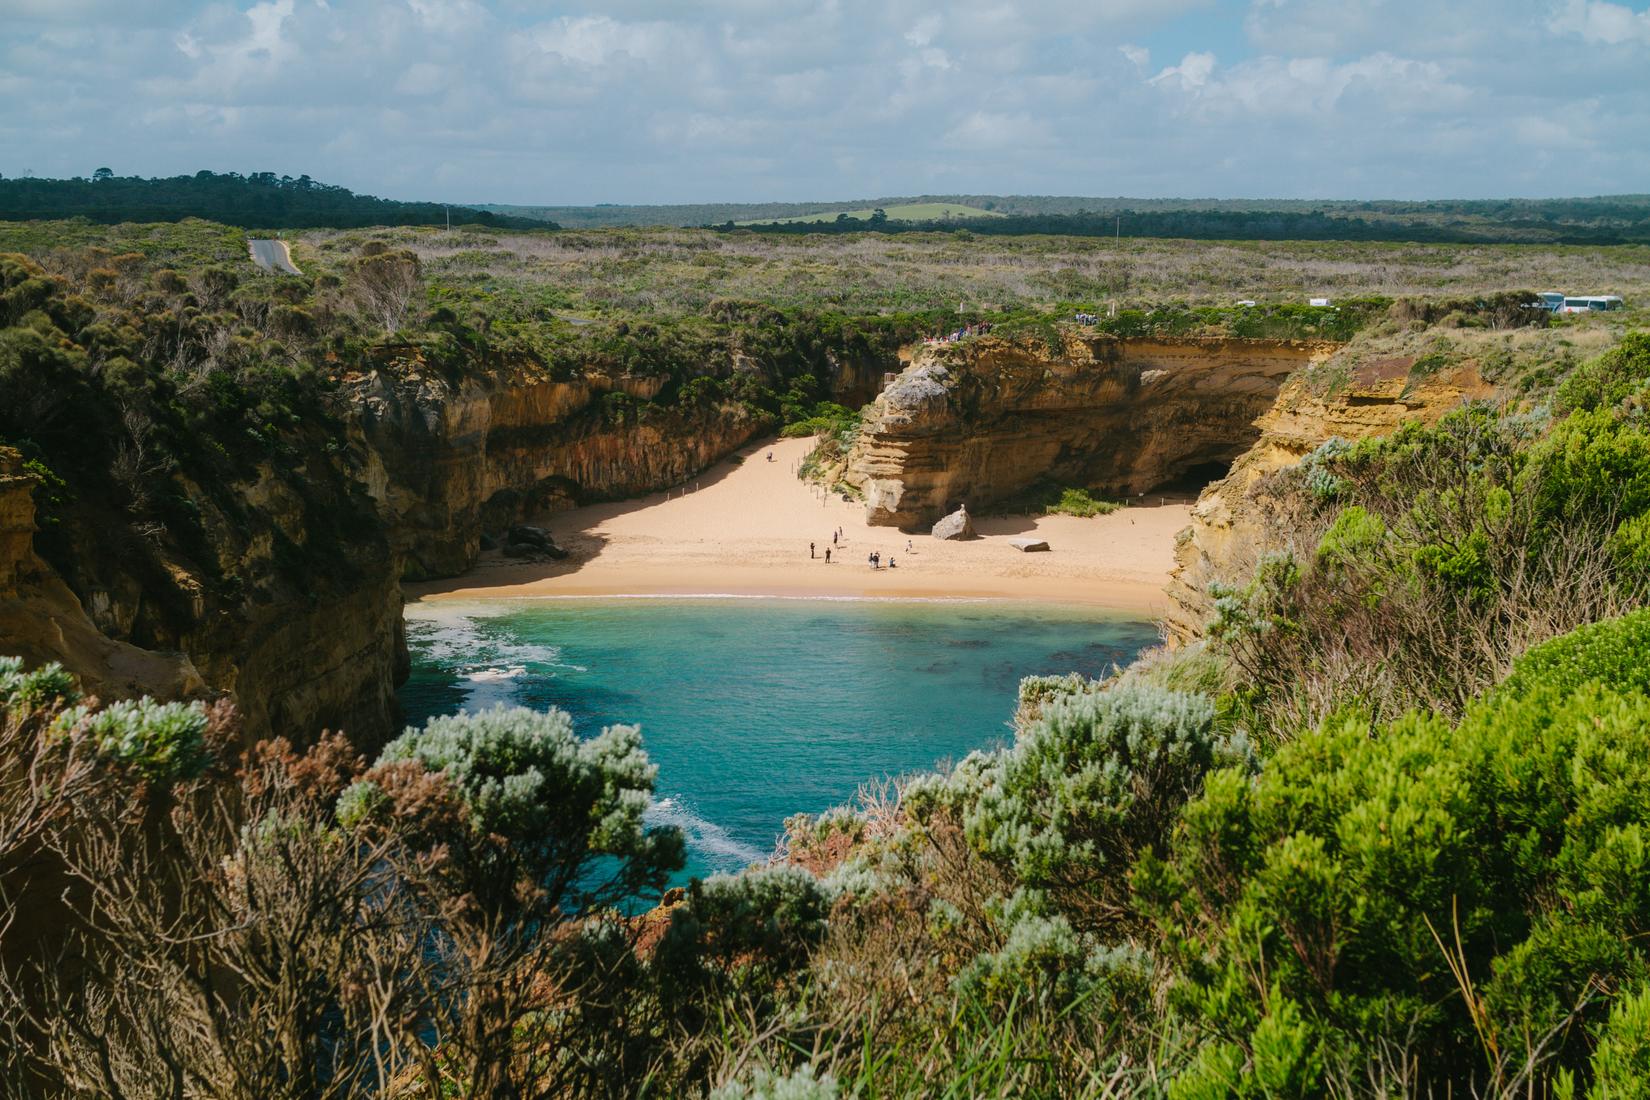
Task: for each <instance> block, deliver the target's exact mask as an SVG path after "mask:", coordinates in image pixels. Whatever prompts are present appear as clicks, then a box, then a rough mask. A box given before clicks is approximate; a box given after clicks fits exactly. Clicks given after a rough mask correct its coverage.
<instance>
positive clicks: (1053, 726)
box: [908, 684, 1246, 930]
mask: <svg viewBox="0 0 1650 1100" xmlns="http://www.w3.org/2000/svg"><path fill="white" fill-rule="evenodd" d="M1214 718H1215V708H1214V704H1213V703H1212V702H1211V701H1210V700H1209V699H1208V698H1207V697H1205V696H1201V695H1194V694H1188V693H1184V692H1174V691H1166V690H1164V689H1162V688H1158V687H1153V686H1151V685H1146V684H1138V685H1135V684H1124V685H1119V686H1118V687H1115V688H1113V689H1111V690H1109V691H1101V692H1093V693H1086V692H1078V693H1074V694H1061V695H1055V696H1053V697H1051V698H1049V699H1048V700H1047V701H1046V702H1042V703H1041V705H1040V709H1039V710H1038V712H1037V714H1036V716H1035V718H1033V719H1032V720H1031V721H1030V722H1029V723H1027V724H1026V725H1025V726H1024V727H1023V728H1022V729H1021V730H1020V732H1019V734H1018V735H1017V737H1016V738H1015V743H1014V745H1013V747H1012V748H1010V749H1007V750H1004V751H1001V752H998V753H993V754H975V755H973V756H971V757H969V758H968V759H967V760H965V761H963V763H962V764H961V765H959V766H958V768H957V769H956V771H955V772H954V773H953V774H952V776H951V777H950V778H949V779H948V780H946V781H944V782H934V783H930V784H927V785H921V786H917V787H915V788H913V789H912V790H911V791H910V792H908V800H909V802H910V804H911V806H912V807H913V812H915V813H917V814H919V815H920V814H922V813H923V812H925V810H927V809H928V808H929V807H930V806H944V807H946V808H948V809H950V810H951V811H952V812H953V813H955V814H956V816H957V817H958V819H959V820H960V821H961V823H962V825H963V828H964V831H965V834H966V835H967V837H968V839H969V841H970V842H971V843H972V844H973V845H974V846H975V847H976V848H977V849H978V850H979V851H980V852H981V853H982V854H984V855H986V856H988V857H990V858H992V859H994V860H998V861H1000V862H1002V863H1003V864H1004V865H1005V866H1007V867H1008V868H1010V869H1011V870H1012V871H1013V874H1014V876H1015V878H1016V880H1017V881H1019V882H1021V883H1023V884H1025V885H1026V886H1027V887H1029V888H1031V889H1035V890H1043V891H1047V892H1049V894H1050V896H1051V898H1052V899H1053V900H1054V901H1055V902H1056V904H1057V905H1059V906H1060V907H1061V908H1062V910H1063V911H1065V912H1068V913H1070V914H1072V915H1073V916H1074V919H1076V920H1077V921H1078V922H1079V927H1081V928H1083V929H1085V930H1089V929H1095V928H1099V927H1105V926H1109V925H1115V924H1117V923H1118V922H1119V921H1122V920H1126V919H1127V917H1128V910H1127V905H1126V899H1125V888H1124V887H1125V884H1124V879H1123V876H1124V874H1125V872H1126V871H1127V869H1128V867H1129V866H1130V864H1131V863H1132V862H1133V860H1134V858H1135V856H1136V855H1137V854H1139V853H1140V852H1142V851H1144V850H1146V849H1148V848H1150V847H1153V846H1159V845H1161V844H1163V843H1164V841H1165V839H1166V838H1167V836H1168V831H1169V829H1170V827H1171V826H1172V824H1173V821H1174V816H1175V814H1176V812H1177V811H1178V810H1179V808H1180V806H1181V805H1182V804H1183V803H1184V802H1185V801H1186V800H1187V799H1188V798H1190V797H1192V796H1193V795H1194V794H1195V793H1196V792H1197V790H1198V788H1199V786H1200V784H1201V782H1202V779H1203V775H1204V773H1205V772H1206V771H1208V769H1209V768H1211V767H1213V766H1215V764H1216V762H1217V761H1219V762H1222V763H1230V762H1232V761H1234V760H1242V759H1245V758H1246V754H1245V751H1244V749H1243V747H1242V746H1241V745H1239V744H1232V743H1228V742H1227V741H1225V740H1224V739H1223V738H1221V737H1220V736H1219V735H1218V734H1217V733H1216V731H1215V726H1214ZM1079 914H1080V915H1079Z"/></svg>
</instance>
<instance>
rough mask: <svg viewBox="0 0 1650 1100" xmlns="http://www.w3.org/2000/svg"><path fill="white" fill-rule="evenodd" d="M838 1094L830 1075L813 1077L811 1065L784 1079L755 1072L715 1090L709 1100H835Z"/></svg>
mask: <svg viewBox="0 0 1650 1100" xmlns="http://www.w3.org/2000/svg"><path fill="white" fill-rule="evenodd" d="M839 1095H840V1093H839V1091H838V1089H837V1083H836V1080H835V1079H834V1078H833V1077H832V1076H831V1075H830V1074H828V1073H827V1074H825V1075H823V1076H819V1077H816V1076H815V1075H814V1070H813V1067H812V1066H803V1067H802V1068H801V1069H798V1070H795V1071H793V1072H791V1073H788V1074H786V1075H784V1076H780V1075H779V1074H777V1073H773V1072H771V1071H769V1070H765V1069H759V1070H756V1071H755V1072H754V1073H752V1074H751V1076H750V1077H748V1078H746V1079H745V1080H742V1081H734V1082H730V1083H729V1084H726V1085H723V1086H722V1087H721V1088H719V1089H716V1090H715V1091H713V1092H712V1093H711V1094H710V1100H836V1098H837V1097H838V1096H839Z"/></svg>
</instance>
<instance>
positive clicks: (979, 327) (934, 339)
mask: <svg viewBox="0 0 1650 1100" xmlns="http://www.w3.org/2000/svg"><path fill="white" fill-rule="evenodd" d="M990 331H991V322H990V321H976V322H974V323H973V324H971V325H964V326H963V327H962V328H960V329H957V330H956V331H955V332H945V333H941V334H940V335H938V336H930V337H929V338H928V339H926V340H924V341H923V343H925V344H927V345H928V346H929V347H934V346H935V345H937V344H955V343H956V342H957V341H958V340H961V339H963V338H964V337H966V336H984V335H985V334H986V333H988V332H990Z"/></svg>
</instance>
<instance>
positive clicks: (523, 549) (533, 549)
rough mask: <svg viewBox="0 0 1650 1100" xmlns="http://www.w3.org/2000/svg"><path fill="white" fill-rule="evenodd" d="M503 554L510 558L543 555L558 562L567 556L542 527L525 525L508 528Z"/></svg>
mask: <svg viewBox="0 0 1650 1100" xmlns="http://www.w3.org/2000/svg"><path fill="white" fill-rule="evenodd" d="M504 552H505V554H507V555H508V556H510V557H512V558H526V557H532V556H533V555H535V554H543V555H544V556H545V557H549V558H555V559H557V560H558V561H559V560H560V559H562V558H565V557H566V556H567V551H566V550H563V549H562V548H561V547H559V546H557V545H556V540H555V539H553V538H551V537H550V532H549V531H546V530H545V529H544V528H542V527H529V526H528V525H527V524H525V523H521V524H517V525H516V526H514V527H512V528H510V530H509V533H508V534H507V535H506V542H505V546H504Z"/></svg>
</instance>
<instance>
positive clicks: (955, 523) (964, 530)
mask: <svg viewBox="0 0 1650 1100" xmlns="http://www.w3.org/2000/svg"><path fill="white" fill-rule="evenodd" d="M931 534H933V536H934V537H935V538H937V539H977V538H979V537H980V536H979V535H977V534H975V533H974V521H973V520H971V519H969V518H968V508H967V506H966V505H965V506H963V507H960V508H958V509H957V510H956V511H955V512H952V513H951V514H950V515H949V516H944V517H942V518H941V519H939V520H938V521H937V522H935V524H934V530H933V531H932V532H931Z"/></svg>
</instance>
